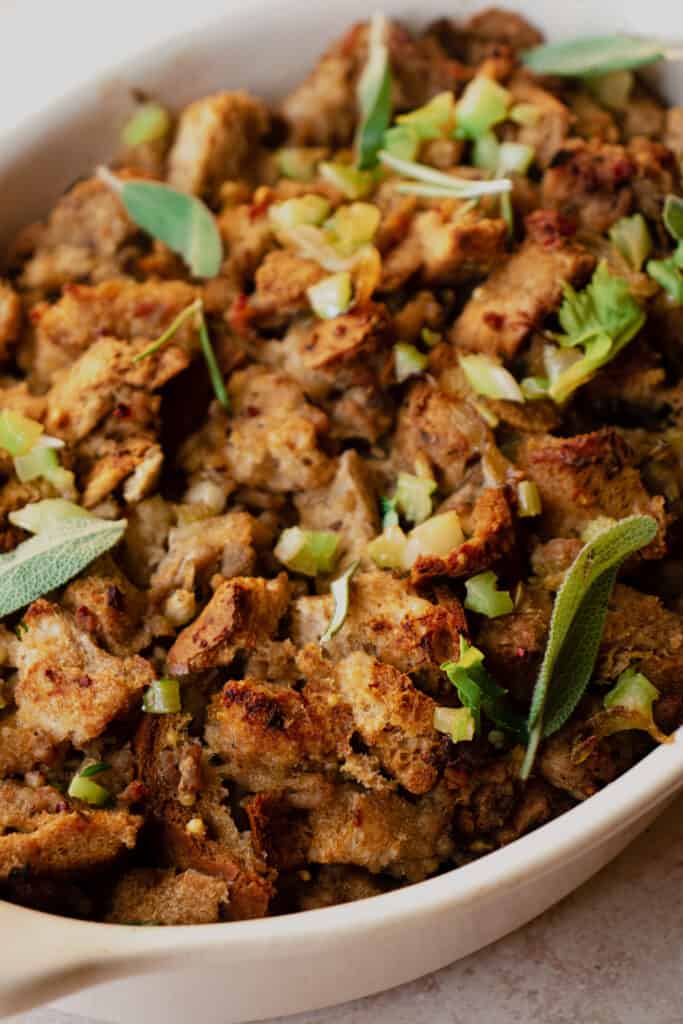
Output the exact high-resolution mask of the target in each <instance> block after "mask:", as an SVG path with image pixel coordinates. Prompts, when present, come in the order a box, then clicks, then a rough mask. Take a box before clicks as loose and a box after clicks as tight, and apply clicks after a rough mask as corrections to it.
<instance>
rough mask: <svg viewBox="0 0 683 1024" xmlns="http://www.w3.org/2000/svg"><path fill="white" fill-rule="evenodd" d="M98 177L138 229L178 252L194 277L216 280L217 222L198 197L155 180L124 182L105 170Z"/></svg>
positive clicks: (220, 247) (218, 255)
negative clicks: (213, 278)
mask: <svg viewBox="0 0 683 1024" xmlns="http://www.w3.org/2000/svg"><path fill="white" fill-rule="evenodd" d="M97 174H98V177H99V178H101V180H102V181H104V182H105V184H107V185H109V187H110V188H112V189H113V190H114V191H115V192H116V193H117V194H118V196H119V198H120V199H121V202H122V203H123V205H124V207H125V209H126V213H127V214H128V216H129V217H130V218H131V220H133V221H134V222H135V223H136V224H137V225H138V227H141V228H142V229H143V231H147V233H148V234H150V235H152V237H153V238H156V239H158V240H159V241H160V242H164V243H165V245H167V246H168V247H169V249H172V250H173V252H177V253H178V254H179V255H180V256H182V258H183V259H184V260H185V263H186V264H187V265H188V267H189V268H190V271H191V272H192V274H193V275H194V276H195V277H215V276H216V274H217V273H218V271H219V270H220V266H221V260H222V259H223V243H222V242H221V236H220V235H219V233H218V228H217V226H216V220H215V218H214V216H213V214H212V213H211V211H210V210H209V208H208V207H207V206H206V205H205V204H204V203H203V202H202V201H201V199H197V197H196V196H189V195H186V194H185V193H184V192H177V191H176V190H175V189H173V188H170V187H169V186H168V185H162V184H161V183H160V182H156V181H138V180H129V181H126V180H123V179H121V178H117V177H116V175H115V174H112V173H111V171H109V170H108V169H107V168H106V167H100V168H98V171H97Z"/></svg>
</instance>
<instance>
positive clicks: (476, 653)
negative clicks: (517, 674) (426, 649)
mask: <svg viewBox="0 0 683 1024" xmlns="http://www.w3.org/2000/svg"><path fill="white" fill-rule="evenodd" d="M483 662H484V655H483V654H482V652H481V651H480V650H478V648H476V647H472V646H471V645H470V644H469V643H468V642H467V640H466V639H465V637H464V636H461V637H460V657H459V658H458V660H457V661H447V662H445V663H444V664H443V665H442V666H441V671H442V672H445V673H446V675H447V676H448V679H449V680H450V682H451V683H452V684H453V686H455V688H456V690H457V691H458V697H459V698H460V701H461V703H462V704H463V706H464V707H466V708H469V709H470V710H471V711H472V714H473V716H474V720H475V724H476V731H477V732H481V714H482V712H483V713H484V714H485V715H486V716H487V718H489V719H490V720H491V721H492V722H493V723H494V725H497V726H499V727H500V728H501V729H504V730H505V731H506V732H511V733H514V734H515V735H516V736H518V737H520V738H523V739H525V738H526V726H525V723H524V719H523V718H522V717H521V716H520V715H518V714H517V712H516V711H514V710H513V709H512V708H510V707H509V706H508V704H507V702H506V701H505V697H506V694H507V690H505V689H504V688H503V687H502V686H499V685H498V683H496V681H495V680H494V679H493V678H492V677H491V676H490V675H489V673H488V672H487V671H486V669H485V668H484V664H483Z"/></svg>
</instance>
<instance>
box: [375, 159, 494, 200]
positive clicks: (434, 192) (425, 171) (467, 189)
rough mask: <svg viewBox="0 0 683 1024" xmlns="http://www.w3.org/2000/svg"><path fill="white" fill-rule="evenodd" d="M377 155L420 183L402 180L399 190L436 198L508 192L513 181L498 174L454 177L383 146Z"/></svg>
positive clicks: (461, 197) (388, 165)
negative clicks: (486, 178) (494, 176)
mask: <svg viewBox="0 0 683 1024" xmlns="http://www.w3.org/2000/svg"><path fill="white" fill-rule="evenodd" d="M379 159H380V161H381V162H382V163H383V164H384V166H385V167H389V168H390V169H391V170H392V171H395V172H396V173H397V174H400V175H402V176H403V177H405V178H411V179H413V180H414V181H416V182H418V183H420V182H421V183H423V184H422V185H420V184H417V185H414V184H412V183H402V184H400V185H398V186H397V189H398V191H399V192H409V193H412V194H413V195H424V196H435V197H436V198H441V197H443V198H452V199H478V198H479V196H492V195H499V194H500V193H501V192H509V191H510V189H511V188H512V182H511V181H510V180H509V179H508V178H500V179H497V180H495V181H470V180H468V179H467V178H455V177H453V176H452V175H450V174H446V173H444V172H443V171H437V170H435V169H434V168H433V167H428V166H427V165H426V164H419V163H414V162H413V161H412V160H401V159H399V158H398V157H396V156H393V155H392V154H391V153H389V152H387V150H386V149H383V150H381V151H380V153H379Z"/></svg>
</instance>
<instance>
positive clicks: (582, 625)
mask: <svg viewBox="0 0 683 1024" xmlns="http://www.w3.org/2000/svg"><path fill="white" fill-rule="evenodd" d="M656 533H657V523H656V521H655V520H654V519H653V518H652V516H629V517H628V518H626V519H622V520H621V521H620V522H618V523H615V524H614V525H613V526H609V527H607V528H606V529H605V530H604V531H603V532H601V533H599V534H598V536H597V537H595V538H594V540H592V541H591V542H590V543H589V544H586V545H585V547H583V548H582V550H581V551H580V552H579V554H578V555H577V557H576V559H575V560H574V563H573V564H572V566H571V568H570V569H569V571H568V572H567V574H566V576H565V578H564V582H563V584H562V586H561V587H560V589H559V590H558V592H557V595H556V597H555V604H554V606H553V614H552V618H551V620H550V631H549V634H548V643H547V646H546V649H545V654H544V657H543V663H542V665H541V668H540V671H539V674H538V678H537V680H536V685H535V687H534V693H533V698H532V701H531V710H530V712H529V718H528V722H527V728H528V732H529V744H528V747H527V752H526V756H525V758H524V764H523V765H522V771H521V776H522V778H523V779H526V778H528V776H529V773H530V772H531V769H532V767H533V763H534V758H535V756H536V751H537V749H538V745H539V743H540V741H541V738H542V737H543V736H547V735H550V734H551V733H553V732H556V731H557V729H559V728H560V727H561V726H562V725H563V724H564V723H565V722H566V721H567V719H568V717H569V716H570V715H571V713H572V712H573V710H574V708H575V707H576V705H577V704H578V702H579V700H580V699H581V697H582V696H583V693H584V691H585V689H586V686H587V685H588V682H589V680H590V677H591V674H592V672H593V667H594V665H595V659H596V657H597V652H598V646H599V644H600V637H601V636H602V628H603V625H604V618H605V615H606V613H607V602H608V600H609V595H610V593H611V591H612V587H613V585H614V579H615V576H616V572H617V570H618V568H619V566H620V565H621V564H622V562H624V561H625V559H626V558H628V556H629V555H631V554H633V553H634V552H635V551H638V550H640V548H643V547H645V545H647V544H649V543H650V541H651V540H652V539H653V538H654V536H655V534H656Z"/></svg>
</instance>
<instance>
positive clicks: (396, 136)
mask: <svg viewBox="0 0 683 1024" xmlns="http://www.w3.org/2000/svg"><path fill="white" fill-rule="evenodd" d="M384 150H385V152H387V153H390V154H391V156H395V157H397V158H398V159H399V160H411V161H412V160H415V159H416V157H417V154H418V152H419V150H420V136H419V134H418V132H417V129H416V128H415V127H414V126H413V125H410V124H398V125H395V126H394V127H393V128H389V130H388V131H386V132H385V133H384Z"/></svg>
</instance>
